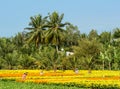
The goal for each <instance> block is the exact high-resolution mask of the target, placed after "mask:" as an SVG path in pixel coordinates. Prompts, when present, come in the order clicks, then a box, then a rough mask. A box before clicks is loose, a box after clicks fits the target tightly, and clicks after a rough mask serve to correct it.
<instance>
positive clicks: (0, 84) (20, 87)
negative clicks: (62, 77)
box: [0, 80, 86, 89]
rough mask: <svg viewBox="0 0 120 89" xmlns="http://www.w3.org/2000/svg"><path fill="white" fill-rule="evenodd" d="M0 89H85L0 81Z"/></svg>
mask: <svg viewBox="0 0 120 89" xmlns="http://www.w3.org/2000/svg"><path fill="white" fill-rule="evenodd" d="M0 89H86V88H78V87H68V86H63V85H50V84H48V85H47V84H35V83H22V82H15V81H3V80H0Z"/></svg>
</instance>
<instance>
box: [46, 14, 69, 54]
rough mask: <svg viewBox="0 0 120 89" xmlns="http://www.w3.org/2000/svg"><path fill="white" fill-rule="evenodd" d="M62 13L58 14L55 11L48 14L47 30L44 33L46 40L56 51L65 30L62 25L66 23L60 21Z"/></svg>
mask: <svg viewBox="0 0 120 89" xmlns="http://www.w3.org/2000/svg"><path fill="white" fill-rule="evenodd" d="M63 16H64V14H61V15H59V14H58V13H57V12H53V13H52V14H49V21H48V27H49V28H48V30H47V33H46V42H47V43H50V44H52V45H55V46H56V51H57V52H58V46H59V44H60V43H61V41H62V40H63V39H64V37H63V34H64V32H65V30H64V27H65V26H66V25H67V24H68V23H67V22H66V23H62V20H63Z"/></svg>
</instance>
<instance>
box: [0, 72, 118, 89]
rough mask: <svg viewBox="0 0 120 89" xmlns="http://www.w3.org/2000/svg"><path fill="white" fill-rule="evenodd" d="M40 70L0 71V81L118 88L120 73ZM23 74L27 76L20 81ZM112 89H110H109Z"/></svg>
mask: <svg viewBox="0 0 120 89" xmlns="http://www.w3.org/2000/svg"><path fill="white" fill-rule="evenodd" d="M40 71H41V70H0V79H8V80H9V79H14V80H15V81H17V82H34V83H41V84H44V83H45V84H66V85H68V84H70V85H72V86H73V85H75V86H85V87H91V86H99V87H102V86H106V87H107V86H108V87H110V86H111V87H114V86H115V87H118V88H120V71H107V70H105V71H100V70H97V71H96V70H93V71H92V73H91V74H89V73H88V71H87V70H80V71H79V73H77V74H76V73H75V72H73V71H72V70H67V71H64V72H63V71H60V70H59V71H57V72H53V71H43V74H41V73H40ZM24 72H27V73H28V75H27V76H26V79H25V80H23V79H22V75H23V74H24ZM111 89H112V88H111Z"/></svg>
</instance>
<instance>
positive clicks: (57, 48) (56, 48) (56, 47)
mask: <svg viewBox="0 0 120 89" xmlns="http://www.w3.org/2000/svg"><path fill="white" fill-rule="evenodd" d="M56 51H57V53H58V45H56Z"/></svg>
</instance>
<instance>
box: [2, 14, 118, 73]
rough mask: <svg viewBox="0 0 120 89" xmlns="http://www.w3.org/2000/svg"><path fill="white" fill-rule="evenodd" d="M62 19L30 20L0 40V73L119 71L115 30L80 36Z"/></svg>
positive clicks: (55, 15) (59, 17) (40, 17)
mask: <svg viewBox="0 0 120 89" xmlns="http://www.w3.org/2000/svg"><path fill="white" fill-rule="evenodd" d="M63 17H64V14H59V13H57V12H53V13H49V14H48V16H45V17H43V16H42V15H40V14H39V15H36V16H32V17H30V22H29V24H28V27H26V28H25V29H24V30H23V31H22V32H19V33H17V34H16V35H15V36H13V37H0V69H45V70H50V69H53V70H54V71H56V70H57V69H59V70H67V69H72V70H75V69H76V68H78V69H87V70H89V72H91V69H96V70H119V69H120V58H119V57H120V52H119V51H120V29H119V28H115V29H113V31H112V32H107V31H103V32H102V33H100V34H98V33H97V31H96V30H94V29H92V30H91V31H90V32H89V33H88V34H86V33H80V30H79V29H78V27H77V26H74V25H73V24H71V23H69V22H64V23H63ZM67 53H72V54H69V55H67Z"/></svg>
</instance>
